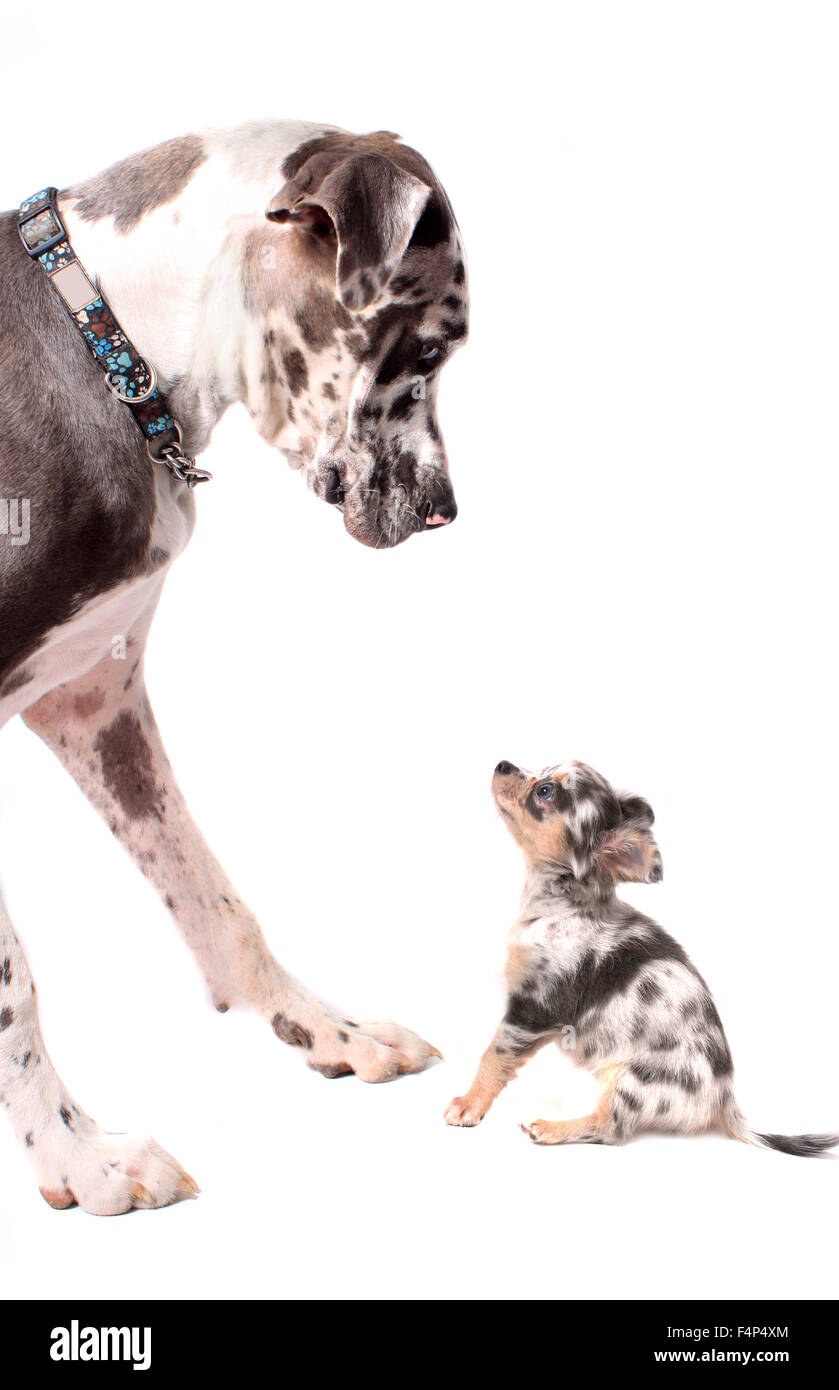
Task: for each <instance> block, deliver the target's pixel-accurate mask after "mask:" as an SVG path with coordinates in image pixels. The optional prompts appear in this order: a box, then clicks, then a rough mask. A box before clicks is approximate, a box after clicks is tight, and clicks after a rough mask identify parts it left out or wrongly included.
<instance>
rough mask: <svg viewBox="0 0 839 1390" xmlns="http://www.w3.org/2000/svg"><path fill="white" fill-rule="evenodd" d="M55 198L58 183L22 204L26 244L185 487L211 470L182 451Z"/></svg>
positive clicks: (115, 388) (148, 373) (156, 455)
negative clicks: (76, 247)
mask: <svg viewBox="0 0 839 1390" xmlns="http://www.w3.org/2000/svg"><path fill="white" fill-rule="evenodd" d="M57 197H58V190H57V189H56V188H42V189H41V191H40V193H34V194H33V195H32V197H31V198H27V199H26V201H25V202H23V203H21V205H20V211H19V213H18V231H19V233H20V239H21V241H22V242H23V245H24V246H25V248H26V250H27V252H28V253H29V255H30V256H31V257H32V259H33V260H37V261H38V262H39V264H40V265H41V266H42V268H43V270H44V273H45V274H46V277H47V279H48V280H49V282H50V284H51V285H52V287H53V289H54V290H55V291H56V293H57V294H58V296H59V297H60V299H61V301H62V303H63V304H64V307H65V308H66V310H67V312H68V313H69V315H70V318H71V319H72V321H73V323H74V324H75V325H76V327H77V328H78V330H79V332H80V333H81V335H82V337H83V338H84V340H85V342H86V343H87V346H88V348H89V349H90V352H91V354H92V356H93V359H94V361H95V362H97V363H98V364H99V366H100V367H101V369H102V371H103V372H104V374H105V384H106V386H107V387H108V390H109V391H111V392H112V393H113V394H114V395H115V396H116V397H117V400H120V401H122V403H123V405H125V406H127V407H128V408H129V410H130V411H131V414H132V415H133V417H134V420H135V422H136V424H137V426H138V428H139V429H140V430H141V431H142V433H143V435H144V436H145V439H146V448H147V450H148V454H149V458H150V459H151V460H152V462H153V463H163V464H165V465H166V467H167V468H168V469H169V471H170V472H171V473H173V474H174V475H175V477H176V478H179V479H180V481H181V482H183V483H186V485H187V487H190V488H192V487H195V485H196V483H203V482H206V481H207V480H208V479H209V478H211V477H212V474H211V473H207V472H206V471H205V470H204V469H203V468H197V467H196V465H195V460H194V459H192V458H189V457H188V456H187V455H186V454H184V453H183V452H182V450H181V428H180V425H179V424H178V422H177V420H175V419H174V418H173V417H172V415H171V413H170V411H169V407H168V405H167V403H166V397H165V396H164V395H163V394H162V393H161V391H160V390H159V389H158V386H157V377H156V376H155V371H154V368H153V367H152V366H150V365H149V364H147V363H146V362H145V361H144V359H143V358H142V357H141V356H140V354H139V352H138V351H137V349H136V348H135V346H134V344H133V343H132V342H131V341H130V340H129V339H128V338H127V337H126V336H125V334H124V333H123V331H122V329H121V328H120V326H119V324H118V322H117V320H116V318H115V317H114V314H113V312H112V310H111V308H110V306H109V304H108V301H107V300H106V299H105V296H104V295H103V294H102V293H101V292H100V290H99V289H98V288H97V287H96V285H94V283H93V281H92V280H91V279H90V278H89V276H88V275H87V273H86V271H85V269H84V266H83V265H82V263H81V261H80V260H79V259H78V257H77V256H76V253H75V252H74V250H73V248H72V246H71V245H70V238H69V237H68V235H67V230H66V228H65V226H64V223H63V222H62V220H61V215H60V213H59V211H58V207H57V204H56V199H57Z"/></svg>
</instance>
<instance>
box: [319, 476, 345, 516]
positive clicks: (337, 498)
mask: <svg viewBox="0 0 839 1390" xmlns="http://www.w3.org/2000/svg"><path fill="white" fill-rule="evenodd" d="M323 496H324V501H326V502H329V503H330V504H331V505H332V506H333V507H339V506H340V505H341V503H342V502H343V500H344V484H343V483H342V481H341V474H340V473H339V472H338V469H337V468H330V470H329V472H328V473H327V475H326V483H325V486H324V490H323Z"/></svg>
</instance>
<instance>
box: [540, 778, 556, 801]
mask: <svg viewBox="0 0 839 1390" xmlns="http://www.w3.org/2000/svg"><path fill="white" fill-rule="evenodd" d="M536 795H537V796H538V798H539V800H540V801H553V799H554V784H553V782H540V783H539V785H538V787H537V788H536Z"/></svg>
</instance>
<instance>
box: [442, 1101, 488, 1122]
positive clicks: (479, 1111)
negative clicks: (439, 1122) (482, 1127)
mask: <svg viewBox="0 0 839 1390" xmlns="http://www.w3.org/2000/svg"><path fill="white" fill-rule="evenodd" d="M485 1114H486V1111H485V1110H484V1109H483V1108H482V1106H481V1105H480V1104H479V1103H478V1101H476V1100H474V1099H473V1098H472V1097H470V1096H455V1098H454V1100H453V1101H452V1102H451V1104H450V1105H449V1108H448V1110H446V1112H445V1114H444V1115H443V1119H444V1120H445V1122H446V1124H447V1125H459V1126H460V1128H461V1129H474V1127H475V1125H479V1124H480V1123H481V1120H482V1119H483V1118H484V1115H485Z"/></svg>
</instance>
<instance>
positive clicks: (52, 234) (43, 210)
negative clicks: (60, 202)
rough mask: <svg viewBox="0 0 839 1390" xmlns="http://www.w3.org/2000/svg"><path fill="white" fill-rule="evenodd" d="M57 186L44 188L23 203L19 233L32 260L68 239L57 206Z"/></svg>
mask: <svg viewBox="0 0 839 1390" xmlns="http://www.w3.org/2000/svg"><path fill="white" fill-rule="evenodd" d="M57 197H58V189H57V188H44V189H42V190H41V192H40V193H36V194H35V195H34V196H33V197H32V198H28V199H27V200H26V202H25V203H24V204H23V205H22V207H21V209H20V213H19V215H18V221H17V229H18V235H19V236H20V239H21V241H22V242H23V245H24V247H25V248H26V251H27V254H28V255H29V256H30V257H31V258H32V260H33V261H34V260H37V258H38V256H43V255H44V253H45V252H46V251H51V250H52V248H53V247H54V246H57V245H58V243H59V242H60V241H66V240H67V229H66V228H65V226H64V223H63V222H62V220H61V214H60V213H59V211H58V208H57V206H56V202H55V200H56V198H57Z"/></svg>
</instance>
